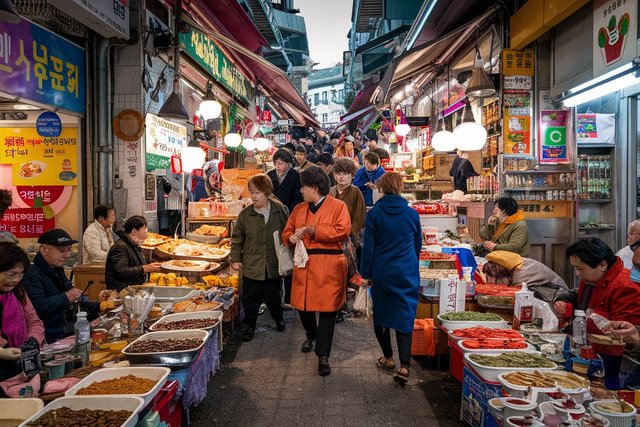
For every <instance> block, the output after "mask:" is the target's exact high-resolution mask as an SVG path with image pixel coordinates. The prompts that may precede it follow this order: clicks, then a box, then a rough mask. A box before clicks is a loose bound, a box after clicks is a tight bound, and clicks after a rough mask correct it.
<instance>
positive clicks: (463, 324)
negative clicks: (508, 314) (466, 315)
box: [438, 314, 508, 331]
mask: <svg viewBox="0 0 640 427" xmlns="http://www.w3.org/2000/svg"><path fill="white" fill-rule="evenodd" d="M440 316H441V315H440V314H438V320H439V321H440V322H442V326H443V327H444V328H445V329H446V330H447V331H455V330H457V329H464V328H471V327H473V326H486V327H487V328H493V329H507V328H508V326H507V321H506V320H494V321H486V322H478V321H474V320H470V321H458V320H442V318H441V317H440Z"/></svg>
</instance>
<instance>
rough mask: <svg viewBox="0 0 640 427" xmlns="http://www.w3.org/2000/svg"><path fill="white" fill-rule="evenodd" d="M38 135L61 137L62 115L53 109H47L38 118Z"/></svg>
mask: <svg viewBox="0 0 640 427" xmlns="http://www.w3.org/2000/svg"><path fill="white" fill-rule="evenodd" d="M36 130H37V131H38V135H40V136H45V137H55V138H57V137H59V136H60V134H61V133H62V121H61V120H60V116H59V115H57V114H56V113H54V112H53V111H45V112H44V113H42V114H40V115H39V116H38V120H36Z"/></svg>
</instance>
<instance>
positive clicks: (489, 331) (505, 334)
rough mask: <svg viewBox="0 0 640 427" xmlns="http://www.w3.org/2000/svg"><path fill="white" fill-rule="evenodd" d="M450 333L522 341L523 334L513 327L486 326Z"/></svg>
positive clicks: (465, 337) (479, 337)
mask: <svg viewBox="0 0 640 427" xmlns="http://www.w3.org/2000/svg"><path fill="white" fill-rule="evenodd" d="M451 335H453V336H455V337H460V338H464V339H469V338H476V339H499V340H518V341H523V340H524V336H522V334H521V333H520V332H518V331H514V330H513V329H493V328H487V327H486V326H474V327H471V328H464V329H457V330H455V331H452V332H451Z"/></svg>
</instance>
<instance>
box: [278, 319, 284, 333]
mask: <svg viewBox="0 0 640 427" xmlns="http://www.w3.org/2000/svg"><path fill="white" fill-rule="evenodd" d="M285 329H286V326H285V324H284V320H278V321H277V322H276V331H278V332H284V330H285Z"/></svg>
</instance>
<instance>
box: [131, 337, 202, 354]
mask: <svg viewBox="0 0 640 427" xmlns="http://www.w3.org/2000/svg"><path fill="white" fill-rule="evenodd" d="M200 345H202V339H200V338H169V339H148V340H138V341H136V342H134V343H132V344H131V345H130V346H129V347H128V348H127V353H161V352H169V351H185V350H193V349H195V348H198V347H200Z"/></svg>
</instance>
